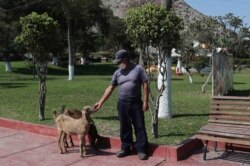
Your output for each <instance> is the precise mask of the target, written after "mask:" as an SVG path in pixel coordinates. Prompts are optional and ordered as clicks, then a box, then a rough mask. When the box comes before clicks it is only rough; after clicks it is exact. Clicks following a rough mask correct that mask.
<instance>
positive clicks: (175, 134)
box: [159, 133, 187, 137]
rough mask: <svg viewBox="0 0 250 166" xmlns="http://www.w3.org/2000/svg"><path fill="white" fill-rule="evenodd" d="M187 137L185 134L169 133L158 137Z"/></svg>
mask: <svg viewBox="0 0 250 166" xmlns="http://www.w3.org/2000/svg"><path fill="white" fill-rule="evenodd" d="M185 135H187V133H185V134H183V133H169V134H165V135H159V137H176V136H185Z"/></svg>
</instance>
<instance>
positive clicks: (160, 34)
mask: <svg viewBox="0 0 250 166" xmlns="http://www.w3.org/2000/svg"><path fill="white" fill-rule="evenodd" d="M125 21H126V24H127V33H128V35H129V37H130V39H131V41H132V43H133V44H134V45H135V46H136V47H139V48H140V50H141V52H143V55H144V52H145V53H146V55H147V56H148V48H149V46H152V47H155V48H156V49H157V50H158V59H159V65H160V73H159V74H160V75H161V76H162V79H161V85H160V86H158V90H159V94H158V96H157V100H156V104H155V112H154V113H153V123H152V126H153V134H154V136H155V137H158V131H157V130H158V129H157V128H158V127H157V126H158V110H159V102H160V98H161V97H162V95H163V93H164V91H165V90H166V83H165V82H166V76H167V75H166V70H167V69H166V63H167V56H168V55H170V53H171V50H172V48H174V47H176V44H177V43H178V39H179V30H180V29H181V28H182V24H181V20H180V19H179V17H177V16H176V15H175V14H173V13H171V12H168V11H166V10H165V9H164V8H162V7H160V6H159V5H155V4H146V5H144V6H142V7H137V8H133V9H130V10H129V11H128V13H127V15H126V17H125ZM169 50H170V51H169ZM141 55H142V54H141Z"/></svg>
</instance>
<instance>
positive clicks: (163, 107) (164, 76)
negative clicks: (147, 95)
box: [158, 54, 172, 118]
mask: <svg viewBox="0 0 250 166" xmlns="http://www.w3.org/2000/svg"><path fill="white" fill-rule="evenodd" d="M170 55H171V54H168V55H165V56H167V57H166V59H165V60H164V61H163V63H161V64H160V65H161V66H160V70H162V69H163V70H162V71H161V72H159V75H158V89H160V88H161V87H162V86H163V85H164V86H165V89H164V91H163V93H162V96H161V97H160V102H159V114H158V117H159V118H172V89H171V56H170Z"/></svg>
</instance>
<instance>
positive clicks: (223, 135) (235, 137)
mask: <svg viewBox="0 0 250 166" xmlns="http://www.w3.org/2000/svg"><path fill="white" fill-rule="evenodd" d="M198 133H199V134H207V135H214V136H220V137H224V138H228V137H229V138H234V139H245V140H248V141H250V136H246V135H239V134H237V135H236V134H231V133H222V132H220V131H219V132H216V131H203V130H200V131H199V132H198Z"/></svg>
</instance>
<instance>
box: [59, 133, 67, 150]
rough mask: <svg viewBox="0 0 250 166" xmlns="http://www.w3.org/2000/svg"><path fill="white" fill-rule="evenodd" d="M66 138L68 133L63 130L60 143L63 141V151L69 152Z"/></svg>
mask: <svg viewBox="0 0 250 166" xmlns="http://www.w3.org/2000/svg"><path fill="white" fill-rule="evenodd" d="M65 138H66V133H65V132H63V131H62V136H61V140H60V143H61V147H62V152H63V153H66V152H67V149H66V147H65V142H64V140H65Z"/></svg>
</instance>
